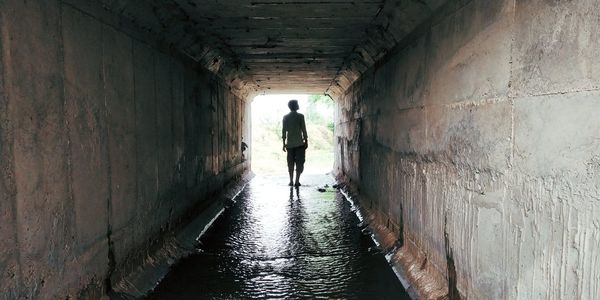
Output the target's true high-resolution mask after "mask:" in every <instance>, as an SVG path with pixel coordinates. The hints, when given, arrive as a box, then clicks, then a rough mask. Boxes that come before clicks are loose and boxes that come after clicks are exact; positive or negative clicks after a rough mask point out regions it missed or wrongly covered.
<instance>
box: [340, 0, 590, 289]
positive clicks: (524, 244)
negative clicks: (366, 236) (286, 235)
mask: <svg viewBox="0 0 600 300" xmlns="http://www.w3.org/2000/svg"><path fill="white" fill-rule="evenodd" d="M599 16H600V13H599V12H598V10H597V2H596V1H594V0H581V1H541V0H532V1H516V0H500V1H485V0H474V1H449V3H448V4H446V5H445V6H444V7H443V8H441V9H440V10H439V11H438V12H437V13H436V14H435V16H434V17H433V18H432V19H431V20H430V21H429V22H427V23H426V24H424V25H423V26H421V27H420V28H419V29H418V30H417V31H416V32H415V33H413V34H412V37H410V38H408V39H406V40H405V41H404V42H403V44H402V45H399V46H398V47H397V48H396V49H395V51H394V52H393V53H391V54H389V55H388V56H387V57H386V58H385V59H384V60H383V61H381V62H379V63H378V64H377V65H376V66H375V67H373V68H371V69H370V70H369V71H367V72H366V73H365V74H363V76H362V78H361V79H360V80H359V81H358V82H357V83H355V84H354V85H353V86H352V87H351V88H350V89H349V90H348V91H347V92H346V93H345V95H344V96H343V97H341V98H340V99H339V101H338V103H339V105H338V108H337V112H336V130H335V138H336V162H335V172H336V174H337V175H338V176H340V177H342V178H345V180H346V181H347V182H350V183H351V184H352V185H353V186H354V187H355V189H356V190H358V191H359V193H360V199H361V201H362V205H363V207H365V208H366V209H367V210H368V211H369V217H370V221H371V222H372V224H374V225H375V226H376V227H378V228H379V229H380V233H381V234H382V235H383V236H386V237H387V239H388V240H389V243H388V244H387V245H388V246H390V247H391V245H393V243H394V241H396V245H400V246H402V247H401V248H400V250H399V251H397V252H396V254H395V255H394V258H393V259H394V260H396V261H397V262H398V263H399V264H400V265H401V266H402V269H403V271H404V272H405V274H406V276H407V277H408V278H409V280H410V282H411V283H412V284H413V285H414V286H415V287H416V289H417V290H418V293H419V294H420V295H421V296H422V297H424V298H435V297H437V296H442V295H444V294H446V293H448V295H449V298H451V299H452V298H454V299H455V298H457V297H459V296H460V297H461V298H468V299H484V298H486V299H575V298H577V299H593V298H596V297H597V295H598V294H600V252H599V251H598V249H600V225H599V224H600V201H599V199H600V139H599V138H598V137H599V136H600V135H599V134H600V118H599V117H598V112H600V100H599V99H600V91H599V87H600V60H599V59H598V57H599V54H600V53H599V51H600V50H599V49H600V42H599V41H600V36H599V35H600V33H599V32H598V30H597V28H598V27H600V21H599V20H600V18H599Z"/></svg>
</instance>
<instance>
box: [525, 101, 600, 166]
mask: <svg viewBox="0 0 600 300" xmlns="http://www.w3.org/2000/svg"><path fill="white" fill-rule="evenodd" d="M599 96H600V93H599V92H581V93H571V94H564V95H563V94H560V95H549V96H540V97H525V98H517V99H515V167H516V168H517V169H518V170H519V172H521V173H523V174H528V175H531V176H536V177H537V176H549V175H558V174H565V175H566V174H567V173H569V174H571V176H574V175H577V174H586V173H588V171H590V172H593V168H594V167H593V166H597V165H598V159H599V157H600V140H598V132H600V119H599V118H598V113H597V112H598V111H600V102H599V101H598V97H599Z"/></svg>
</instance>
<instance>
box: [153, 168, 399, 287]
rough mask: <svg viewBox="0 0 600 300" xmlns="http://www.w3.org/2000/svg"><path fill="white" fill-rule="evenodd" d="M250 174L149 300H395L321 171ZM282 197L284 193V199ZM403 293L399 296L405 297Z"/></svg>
mask: <svg viewBox="0 0 600 300" xmlns="http://www.w3.org/2000/svg"><path fill="white" fill-rule="evenodd" d="M285 182H286V181H285V178H256V179H254V180H253V181H252V182H251V184H250V185H249V186H248V187H247V188H246V189H245V190H244V191H243V192H242V193H241V194H240V198H239V199H238V201H237V203H236V205H234V206H233V207H232V208H231V209H229V210H228V211H227V212H226V214H225V215H224V216H223V217H222V218H221V219H219V220H218V221H217V222H216V223H215V225H214V227H213V228H212V229H211V230H209V232H208V233H207V234H206V235H205V236H204V237H203V238H202V242H203V245H204V246H203V247H202V250H203V252H201V253H199V254H197V255H194V256H191V257H189V258H187V259H185V260H183V261H182V262H181V263H179V264H178V265H177V266H176V267H175V268H174V269H173V271H172V272H171V273H170V274H169V275H168V276H167V278H166V279H165V280H164V281H163V282H162V283H161V284H160V286H159V287H158V288H157V290H156V292H155V293H154V294H153V295H151V296H150V297H149V298H150V299H319V298H321V299H367V298H373V297H375V298H377V299H403V297H407V296H406V294H404V291H403V289H402V286H401V285H400V283H399V282H398V280H397V279H396V278H395V275H394V274H393V272H392V271H391V269H390V268H389V267H388V266H387V263H386V261H385V258H384V257H383V255H381V254H377V255H373V254H371V253H369V251H368V248H369V247H370V246H372V242H371V241H370V238H369V237H368V236H365V235H363V234H362V233H361V232H360V230H359V229H358V228H357V223H358V221H357V219H356V217H355V216H354V215H353V214H352V212H351V211H350V207H349V205H348V203H347V202H346V201H345V200H344V199H343V198H342V197H341V195H340V194H339V193H336V192H335V191H333V190H330V191H328V192H325V193H319V192H318V191H317V190H316V187H317V186H318V185H323V184H325V183H329V185H331V179H330V178H329V177H325V176H320V177H309V176H307V177H306V178H305V186H302V187H300V188H288V187H287V186H284V185H282V184H279V183H285ZM286 198H287V199H286ZM406 299H407V298H406Z"/></svg>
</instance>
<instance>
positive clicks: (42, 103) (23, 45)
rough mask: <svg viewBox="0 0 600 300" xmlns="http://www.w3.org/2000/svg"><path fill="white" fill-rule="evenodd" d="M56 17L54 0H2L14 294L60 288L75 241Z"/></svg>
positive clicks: (41, 294)
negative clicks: (9, 131)
mask: <svg viewBox="0 0 600 300" xmlns="http://www.w3.org/2000/svg"><path fill="white" fill-rule="evenodd" d="M59 24H60V10H59V7H58V3H57V2H56V1H27V2H23V1H3V2H2V3H0V27H1V29H2V31H1V32H2V33H1V34H2V36H1V38H0V39H1V41H2V53H1V55H2V65H3V66H2V71H3V87H2V88H3V94H2V97H3V98H4V97H6V98H5V99H7V106H3V107H2V109H1V110H2V111H5V113H6V117H7V118H8V119H10V120H11V124H10V126H11V128H12V130H13V131H12V133H13V136H12V137H13V144H12V153H13V157H12V160H13V166H14V169H13V170H12V172H14V173H12V175H11V176H12V178H13V179H12V180H14V191H15V194H14V195H15V198H14V201H15V202H14V205H15V206H14V209H15V210H14V212H15V215H14V219H13V221H12V222H14V223H13V224H14V226H15V227H16V236H18V241H19V244H18V251H19V257H20V262H21V265H20V267H19V272H20V274H22V277H21V278H20V280H19V284H18V292H19V295H18V297H19V298H26V297H29V298H39V299H47V298H50V297H51V296H50V295H52V294H53V293H54V292H55V291H57V290H61V289H63V288H64V286H62V284H61V282H62V279H63V278H64V270H63V262H64V261H65V259H66V258H67V257H69V256H70V255H71V253H70V250H69V249H70V248H71V247H72V246H73V242H72V239H71V235H72V234H73V232H72V231H71V228H73V224H72V223H71V220H72V217H73V212H72V203H71V202H70V201H71V196H70V192H69V179H70V176H69V173H68V165H69V164H68V157H67V155H66V153H67V152H68V151H67V149H68V146H67V145H68V141H67V134H66V130H65V127H64V124H65V119H64V106H63V102H64V98H63V67H62V63H61V62H62V53H61V45H60V36H61V35H60V26H59ZM7 145H8V144H3V145H2V146H1V147H5V146H7ZM2 201H3V202H4V201H6V199H4V198H3V200H2ZM9 268H10V267H9ZM9 282H10V281H9ZM2 292H3V293H4V291H2ZM11 293H12V292H11Z"/></svg>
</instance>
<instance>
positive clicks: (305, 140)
mask: <svg viewBox="0 0 600 300" xmlns="http://www.w3.org/2000/svg"><path fill="white" fill-rule="evenodd" d="M302 136H303V137H304V146H305V147H308V134H306V122H304V115H303V116H302Z"/></svg>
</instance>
